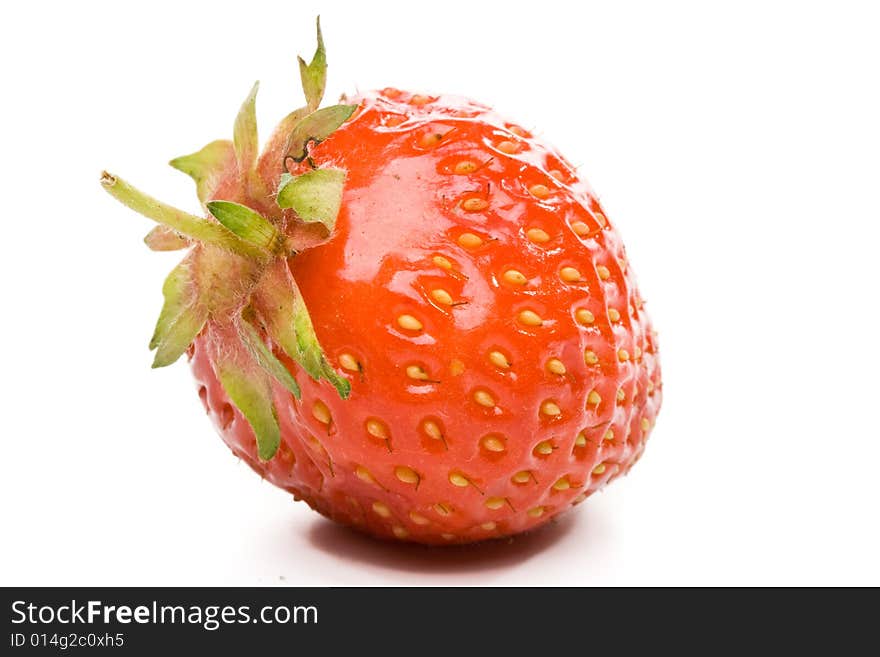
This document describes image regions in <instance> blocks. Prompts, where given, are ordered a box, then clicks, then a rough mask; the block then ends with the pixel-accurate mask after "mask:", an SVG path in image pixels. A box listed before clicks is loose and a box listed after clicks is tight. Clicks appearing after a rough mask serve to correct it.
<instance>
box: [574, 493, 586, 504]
mask: <svg viewBox="0 0 880 657" xmlns="http://www.w3.org/2000/svg"><path fill="white" fill-rule="evenodd" d="M585 499H587V494H586V493H581V494H580V495H578V496H577V497H576V498H574V499H573V500H572V501H571V503H572V505H575V504H580V503H581V502H583V501H584V500H585Z"/></svg>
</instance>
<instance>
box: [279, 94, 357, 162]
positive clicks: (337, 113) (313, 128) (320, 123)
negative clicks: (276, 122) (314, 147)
mask: <svg viewBox="0 0 880 657" xmlns="http://www.w3.org/2000/svg"><path fill="white" fill-rule="evenodd" d="M357 107H358V106H357V105H331V106H330V107H324V108H323V109H319V110H316V111H314V112H312V113H311V114H309V115H308V116H306V117H305V118H303V119H302V120H301V121H300V122H299V123H297V124H296V127H295V128H294V129H293V132H291V133H290V137H289V138H288V140H287V148H286V156H285V158H284V159H285V160H286V159H287V158H292V159H293V161H294V162H302V161H303V160H304V159H306V156H307V155H308V153H307V152H306V147H307V146H308V145H309V143H310V142H315V143H316V144H319V143H321V142H322V141H324V140H325V139H327V137H329V136H330V135H332V134H333V132H334V131H335V130H336V129H337V128H339V126H341V125H342V124H343V123H345V122H346V121H347V120H348V119H349V118H350V117H351V115H352V114H354V111H355V110H356V109H357Z"/></svg>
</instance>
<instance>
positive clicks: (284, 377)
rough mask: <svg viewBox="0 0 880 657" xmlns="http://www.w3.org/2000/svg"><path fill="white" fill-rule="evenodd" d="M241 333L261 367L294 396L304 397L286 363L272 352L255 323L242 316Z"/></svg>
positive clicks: (242, 339) (243, 341) (245, 343)
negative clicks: (285, 365)
mask: <svg viewBox="0 0 880 657" xmlns="http://www.w3.org/2000/svg"><path fill="white" fill-rule="evenodd" d="M239 334H240V335H241V341H242V343H243V344H244V345H245V346H246V347H247V348H248V349H249V350H250V352H251V354H252V355H253V357H254V359H255V360H256V361H257V363H259V365H260V367H262V368H263V370H264V371H265V372H266V373H267V374H269V375H271V376H272V377H273V378H274V379H275V380H276V381H278V383H280V384H281V385H283V386H284V387H285V388H287V389H288V390H289V391H290V392H291V393H292V394H293V396H294V397H296V398H297V399H300V398H301V397H302V392H301V391H300V389H299V384H297V382H296V379H294V378H293V376H292V375H291V374H290V372H289V371H288V370H287V368H286V367H284V363H282V362H281V361H280V360H278V359H277V358H276V357H275V354H273V353H272V350H271V349H269V347H267V346H266V343H265V342H263V338H262V336H261V335H260V332H259V331H257V329H256V328H255V327H254V326H253V324H251V323H250V322H248V321H247V320H246V319H244V318H242V321H241V326H240V328H239Z"/></svg>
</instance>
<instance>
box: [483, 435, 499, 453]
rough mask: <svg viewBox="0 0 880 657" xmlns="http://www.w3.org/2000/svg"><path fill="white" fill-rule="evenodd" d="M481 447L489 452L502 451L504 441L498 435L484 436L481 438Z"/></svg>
mask: <svg viewBox="0 0 880 657" xmlns="http://www.w3.org/2000/svg"><path fill="white" fill-rule="evenodd" d="M482 443H483V447H485V448H486V449H487V450H488V451H490V452H503V451H504V441H503V440H501V438H499V437H498V436H485V437H483V440H482Z"/></svg>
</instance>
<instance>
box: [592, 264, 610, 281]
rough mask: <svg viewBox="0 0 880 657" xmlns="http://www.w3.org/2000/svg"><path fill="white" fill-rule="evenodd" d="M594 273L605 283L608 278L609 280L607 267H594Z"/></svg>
mask: <svg viewBox="0 0 880 657" xmlns="http://www.w3.org/2000/svg"><path fill="white" fill-rule="evenodd" d="M596 273H597V274H599V278H601V279H602V280H603V281H607V280H608V279H609V278H611V272H610V271H608V267H606V266H605V265H599V266H598V267H596Z"/></svg>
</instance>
